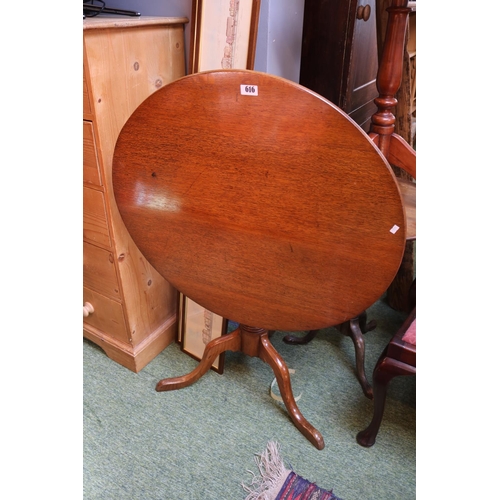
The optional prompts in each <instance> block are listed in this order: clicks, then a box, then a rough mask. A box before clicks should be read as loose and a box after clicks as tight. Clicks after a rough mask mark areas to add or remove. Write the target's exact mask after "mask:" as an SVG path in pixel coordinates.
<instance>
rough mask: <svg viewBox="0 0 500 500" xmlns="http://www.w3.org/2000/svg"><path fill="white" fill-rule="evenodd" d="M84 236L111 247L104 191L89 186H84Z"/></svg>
mask: <svg viewBox="0 0 500 500" xmlns="http://www.w3.org/2000/svg"><path fill="white" fill-rule="evenodd" d="M83 238H84V239H85V240H87V241H90V242H93V243H96V244H98V245H99V244H100V245H105V246H107V247H111V239H110V237H109V227H108V218H107V216H106V208H105V204H104V193H102V192H101V191H97V190H95V189H92V188H88V187H84V188H83Z"/></svg>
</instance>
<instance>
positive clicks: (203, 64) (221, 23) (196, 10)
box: [188, 0, 261, 73]
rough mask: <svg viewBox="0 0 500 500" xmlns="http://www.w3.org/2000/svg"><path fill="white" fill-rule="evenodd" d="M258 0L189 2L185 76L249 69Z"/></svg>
mask: <svg viewBox="0 0 500 500" xmlns="http://www.w3.org/2000/svg"><path fill="white" fill-rule="evenodd" d="M260 1H261V0H193V7H192V15H191V39H190V42H191V43H190V54H189V68H188V72H189V73H199V72H201V71H209V70H214V69H250V70H253V67H254V61H255V48H256V45H257V31H258V25H259V15H260Z"/></svg>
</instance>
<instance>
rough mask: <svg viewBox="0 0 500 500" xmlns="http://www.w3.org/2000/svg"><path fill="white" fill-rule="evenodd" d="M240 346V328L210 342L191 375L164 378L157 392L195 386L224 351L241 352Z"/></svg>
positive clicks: (158, 384)
mask: <svg viewBox="0 0 500 500" xmlns="http://www.w3.org/2000/svg"><path fill="white" fill-rule="evenodd" d="M240 346H241V335H240V330H239V328H237V329H236V330H234V331H233V332H231V333H229V334H228V335H223V336H222V337H218V338H216V339H214V340H212V341H210V342H209V343H208V344H207V346H206V347H205V350H204V351H203V357H202V358H201V360H200V363H199V364H198V366H197V367H196V368H195V369H194V370H193V371H192V372H191V373H188V374H187V375H183V376H181V377H173V378H164V379H163V380H160V381H159V382H158V383H157V384H156V390H157V391H158V392H162V391H173V390H175V389H182V388H183V387H187V386H188V385H191V384H194V383H195V382H196V381H197V380H199V379H200V378H201V377H202V376H203V375H205V373H207V371H208V370H210V367H211V366H212V364H213V362H214V361H215V358H217V356H218V355H219V354H222V353H223V352H224V351H238V350H240Z"/></svg>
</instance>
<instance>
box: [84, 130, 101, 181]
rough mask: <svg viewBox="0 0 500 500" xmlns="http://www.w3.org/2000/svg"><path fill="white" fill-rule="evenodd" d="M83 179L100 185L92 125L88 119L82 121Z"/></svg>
mask: <svg viewBox="0 0 500 500" xmlns="http://www.w3.org/2000/svg"><path fill="white" fill-rule="evenodd" d="M83 180H84V182H88V183H90V184H94V185H95V186H102V176H101V169H100V167H99V159H98V157H97V147H96V143H95V135H94V126H93V124H92V122H88V121H84V122H83Z"/></svg>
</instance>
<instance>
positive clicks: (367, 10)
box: [345, 0, 378, 125]
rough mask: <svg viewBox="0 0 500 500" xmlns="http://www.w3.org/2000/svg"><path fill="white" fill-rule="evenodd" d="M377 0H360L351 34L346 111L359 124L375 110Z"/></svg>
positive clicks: (376, 93)
mask: <svg viewBox="0 0 500 500" xmlns="http://www.w3.org/2000/svg"><path fill="white" fill-rule="evenodd" d="M375 1H376V0H359V1H358V6H357V9H356V16H355V17H356V19H355V21H354V30H353V35H352V54H351V63H350V66H349V80H350V81H349V85H348V88H347V93H346V104H345V111H346V112H347V113H349V114H350V115H351V117H352V118H353V119H354V120H355V121H356V122H357V123H359V124H360V125H361V124H362V123H363V122H365V121H366V120H367V119H369V118H370V117H371V115H372V114H373V113H375V111H376V109H377V107H376V106H375V104H374V102H373V100H374V99H375V98H376V97H377V95H378V92H377V71H378V51H377V22H376V14H375Z"/></svg>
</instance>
